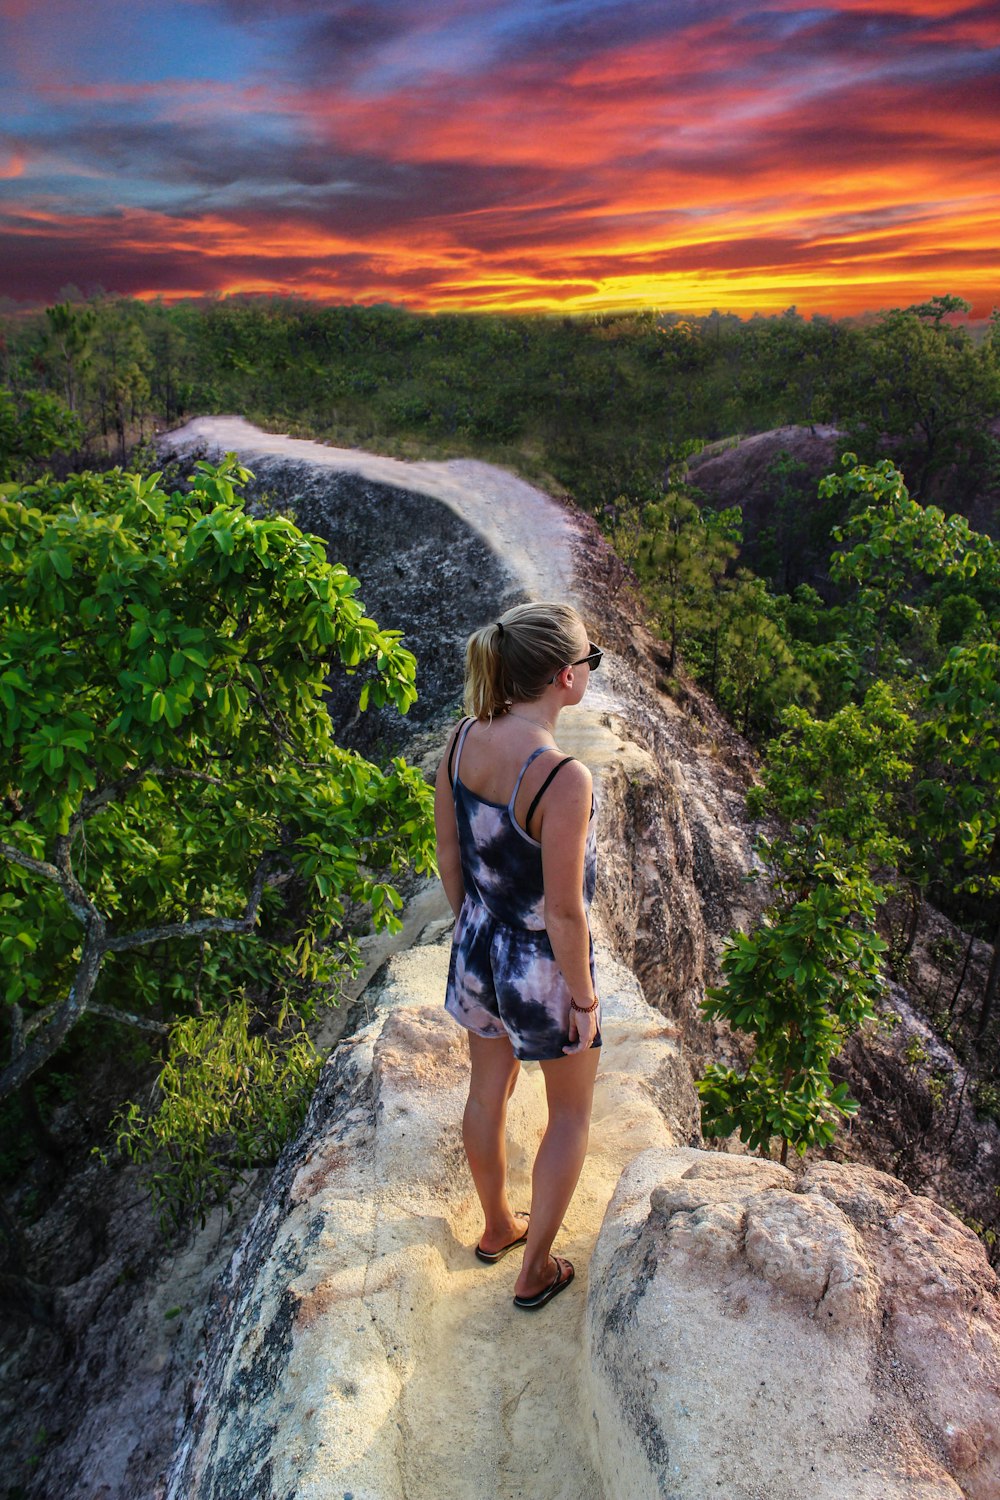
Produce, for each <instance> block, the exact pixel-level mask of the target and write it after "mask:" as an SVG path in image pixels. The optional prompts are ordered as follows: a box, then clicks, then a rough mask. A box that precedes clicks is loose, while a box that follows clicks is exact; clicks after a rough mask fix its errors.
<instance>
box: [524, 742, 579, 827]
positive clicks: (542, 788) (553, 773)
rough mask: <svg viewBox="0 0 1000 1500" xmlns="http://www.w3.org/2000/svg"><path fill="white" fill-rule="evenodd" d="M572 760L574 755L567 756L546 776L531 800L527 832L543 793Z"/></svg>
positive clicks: (526, 819) (525, 825)
mask: <svg viewBox="0 0 1000 1500" xmlns="http://www.w3.org/2000/svg"><path fill="white" fill-rule="evenodd" d="M572 759H573V757H572V755H567V756H566V757H565V759H564V760H561V761H560V762H559V764H558V765H555V766H553V767H552V770H551V771H550V772H549V774H548V775H547V776H546V778H545V780H544V781H543V782H542V784H541V786H540V787H539V788H538V791H537V792H536V793H535V795H534V796H533V797H532V799H531V806H530V807H529V808H528V815H527V817H526V818H525V820H524V829H525V832H527V831H528V825H529V823H530V822H531V819H532V817H533V815H534V811H535V808H536V807H537V806H538V804H539V802H541V800H542V793H543V792H544V791H545V789H546V787H547V786H548V784H549V782H550V781H551V780H552V779H553V777H555V776H558V775H559V772H560V771H561V770H562V768H563V766H568V765H569V763H570V761H571V760H572Z"/></svg>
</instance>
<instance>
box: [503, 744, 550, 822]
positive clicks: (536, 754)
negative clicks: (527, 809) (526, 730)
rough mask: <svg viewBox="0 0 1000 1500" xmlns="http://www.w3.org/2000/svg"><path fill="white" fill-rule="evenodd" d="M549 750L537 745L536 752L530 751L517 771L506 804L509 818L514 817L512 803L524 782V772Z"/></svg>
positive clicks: (544, 746) (547, 746)
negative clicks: (512, 788)
mask: <svg viewBox="0 0 1000 1500" xmlns="http://www.w3.org/2000/svg"><path fill="white" fill-rule="evenodd" d="M551 749H552V746H551V745H539V746H538V748H537V750H532V752H531V754H530V755H529V756H528V759H527V760H526V761H525V762H524V765H523V766H522V767H521V769H520V771H518V773H517V780H516V781H515V782H514V790H513V791H512V792H511V794H510V798H509V800H508V802H507V808H508V811H509V812H510V815H511V817H513V816H514V803H515V802H516V801H517V794H518V792H519V791H520V790H521V782H522V781H523V780H524V773H525V771H526V770H527V769H528V767H529V766H530V765H531V763H532V761H536V760H537V759H538V757H539V756H540V755H548V754H549V752H550V751H551Z"/></svg>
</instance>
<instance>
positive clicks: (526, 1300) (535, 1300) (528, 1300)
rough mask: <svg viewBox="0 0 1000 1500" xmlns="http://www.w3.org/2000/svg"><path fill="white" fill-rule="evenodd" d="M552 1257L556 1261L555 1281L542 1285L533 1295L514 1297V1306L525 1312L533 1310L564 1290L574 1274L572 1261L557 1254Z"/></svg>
mask: <svg viewBox="0 0 1000 1500" xmlns="http://www.w3.org/2000/svg"><path fill="white" fill-rule="evenodd" d="M552 1259H553V1260H554V1261H555V1263H556V1279H555V1281H553V1282H552V1283H551V1284H550V1285H549V1286H546V1287H543V1288H542V1290H541V1291H540V1292H536V1293H535V1295H534V1296H533V1297H515V1298H514V1306H515V1307H523V1308H524V1310H525V1312H534V1310H535V1308H537V1307H544V1306H545V1304H546V1302H551V1301H552V1298H553V1297H558V1295H559V1293H560V1292H564V1291H565V1290H566V1288H567V1287H568V1286H569V1284H570V1282H571V1281H572V1280H573V1277H574V1276H575V1274H576V1272H575V1271H574V1270H573V1265H572V1262H571V1261H568V1260H563V1259H562V1258H561V1257H560V1256H558V1255H554V1256H553V1257H552Z"/></svg>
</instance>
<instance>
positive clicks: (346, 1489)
mask: <svg viewBox="0 0 1000 1500" xmlns="http://www.w3.org/2000/svg"><path fill="white" fill-rule="evenodd" d="M171 443H172V445H173V446H174V447H175V448H178V449H184V448H190V447H191V446H202V447H207V448H208V449H209V451H212V450H215V451H216V452H222V451H226V450H228V449H234V450H236V451H237V452H238V453H239V455H240V457H241V458H242V459H244V460H245V461H246V462H247V463H248V464H250V466H251V467H252V466H253V463H254V460H255V458H256V457H258V456H267V457H269V458H287V459H288V460H289V461H290V462H308V463H310V464H315V465H317V466H326V467H329V468H330V469H331V470H335V471H338V472H342V471H343V470H344V469H345V468H346V469H352V470H354V471H356V472H359V473H361V474H363V475H365V476H366V477H368V478H370V479H373V480H378V481H380V482H382V483H386V484H392V485H397V486H400V487H404V488H407V489H414V490H419V491H423V492H424V493H426V494H429V495H431V496H432V497H434V498H435V499H437V500H439V501H441V502H443V503H444V504H446V505H448V506H449V507H450V508H451V509H453V510H454V511H455V512H456V513H457V514H458V515H459V516H460V517H461V518H462V519H463V520H464V521H465V522H466V523H467V524H468V525H469V526H470V527H472V528H473V529H474V530H475V531H477V532H478V533H479V534H480V536H481V537H482V538H483V540H484V541H486V542H487V544H488V545H489V546H490V547H492V548H493V550H494V551H495V553H496V554H497V556H498V557H499V558H500V560H501V562H502V563H503V565H504V567H505V569H506V570H507V572H508V575H509V576H510V578H511V583H512V586H516V587H518V588H521V589H526V590H527V591H528V592H529V593H531V594H533V595H535V596H536V597H560V598H570V599H574V589H573V558H574V551H575V547H576V543H577V533H578V523H577V522H576V521H575V520H574V519H573V517H572V516H571V515H570V514H569V513H568V512H566V511H564V510H562V509H561V508H560V507H559V506H558V505H556V504H555V503H554V502H552V501H550V500H549V499H548V498H547V497H546V496H544V495H542V494H541V493H540V492H538V491H536V490H533V489H532V488H531V487H530V486H528V485H526V484H524V482H523V481H521V480H519V479H517V478H516V477H515V476H513V475H507V474H504V473H503V472H502V471H500V470H497V469H492V468H489V467H488V466H486V465H481V464H474V463H469V462H460V463H447V464H401V463H397V462H395V461H393V460H387V459H381V458H377V457H375V456H373V455H367V454H357V453H354V454H345V453H342V452H340V451H339V450H335V449H330V448H326V447H324V446H323V445H320V444H314V443H305V442H301V441H299V440H293V439H288V438H284V437H279V436H275V435H270V434H265V433H261V432H259V431H258V430H256V429H254V428H252V427H251V426H250V425H249V424H248V423H246V422H244V421H242V420H241V419H235V418H205V419H200V420H199V421H197V422H195V423H192V424H190V425H189V426H188V427H187V428H185V429H184V430H183V431H181V432H180V433H176V434H172V435H171ZM575 602H578V603H580V604H581V605H582V607H584V608H585V607H586V605H585V601H581V600H576V601H575ZM602 679H603V680H602ZM456 690H457V683H456ZM618 709H619V705H618V703H617V700H616V697H615V693H614V673H613V667H612V669H611V670H606V671H605V672H603V673H602V674H600V677H599V679H598V680H597V681H596V682H595V684H594V690H593V691H592V693H590V694H588V699H587V703H586V705H584V706H582V707H581V708H580V709H577V710H574V712H573V713H572V714H568V715H566V724H565V733H563V725H562V724H561V725H560V731H561V741H562V742H564V743H565V746H566V748H567V749H568V750H569V751H570V752H571V753H576V754H578V755H579V756H580V757H581V758H582V759H584V760H585V761H586V763H587V764H588V765H589V766H590V767H591V769H592V770H593V771H594V773H595V779H596V781H597V784H598V792H599V791H600V782H601V775H602V771H603V770H604V769H605V768H606V767H607V766H608V764H609V763H610V762H612V761H614V762H615V763H616V764H617V765H618V766H619V767H621V766H623V765H624V766H625V767H626V769H627V767H628V766H629V765H630V764H632V763H634V764H635V766H637V767H638V766H639V763H640V762H641V761H642V760H643V759H644V755H645V752H642V751H640V750H638V748H637V747H636V746H634V745H631V744H629V745H627V746H626V745H623V744H622V743H621V741H620V739H619V736H618V734H617V733H613V732H612V729H611V728H610V727H609V724H610V722H611V719H610V718H609V715H615V716H616V715H617V712H618ZM421 899H422V901H423V906H422V908H421V910H422V911H423V912H424V915H426V916H427V917H428V925H430V926H437V927H440V916H441V912H440V908H439V905H437V904H436V903H435V901H434V898H433V896H430V895H429V896H427V897H423V898H421ZM419 925H420V924H419V922H415V923H413V924H412V926H413V927H414V928H417V927H419ZM408 936H409V940H410V941H414V940H418V942H419V933H418V932H416V931H414V932H412V934H408ZM426 941H427V940H426V939H424V942H425V944H426ZM446 969H447V947H446V945H444V946H442V945H440V944H436V943H431V944H430V945H426V946H417V947H411V948H409V949H406V950H404V951H402V952H397V953H396V954H395V955H394V956H393V957H391V958H390V960H389V962H388V966H387V970H386V972H387V974H388V976H389V977H388V979H387V980H386V979H383V980H382V982H381V983H378V982H376V985H375V986H374V989H373V991H370V992H369V996H370V998H369V1003H370V1004H371V1006H372V1025H371V1027H370V1028H369V1031H370V1033H371V1035H370V1036H369V1037H368V1038H367V1039H365V1038H362V1037H360V1036H359V1037H358V1038H356V1039H352V1041H351V1042H350V1043H348V1044H347V1046H348V1050H349V1051H350V1049H351V1048H352V1047H353V1048H354V1049H355V1051H356V1054H357V1058H358V1063H357V1067H358V1073H357V1075H356V1076H357V1077H358V1078H360V1077H362V1076H363V1074H364V1072H365V1070H366V1069H367V1068H368V1067H369V1066H370V1068H371V1072H372V1076H373V1080H374V1091H375V1105H374V1117H373V1126H372V1125H366V1124H365V1122H364V1118H363V1116H362V1113H361V1112H359V1111H354V1113H353V1115H352V1114H351V1112H348V1114H347V1115H346V1116H344V1117H342V1118H331V1119H328V1120H326V1121H325V1122H322V1123H319V1122H318V1123H317V1130H316V1135H315V1137H314V1138H313V1141H312V1143H311V1144H307V1145H306V1146H304V1147H303V1149H304V1150H305V1151H306V1157H305V1164H304V1165H303V1166H302V1168H301V1169H300V1173H299V1177H300V1179H301V1181H300V1182H299V1181H298V1180H297V1181H296V1184H295V1185H294V1187H293V1190H292V1198H291V1203H292V1207H291V1209H290V1210H286V1218H285V1220H284V1222H282V1223H281V1224H278V1225H275V1226H274V1230H273V1231H272V1230H269V1231H268V1235H269V1236H270V1234H271V1233H272V1232H273V1233H274V1238H273V1239H271V1240H270V1243H264V1242H263V1240H262V1241H261V1243H260V1246H259V1263H260V1269H259V1270H258V1271H257V1272H256V1274H255V1281H254V1285H253V1287H251V1288H248V1289H245V1290H241V1289H240V1288H239V1286H238V1285H237V1284H235V1283H234V1312H233V1322H232V1331H233V1337H234V1340H235V1342H236V1344H237V1345H239V1344H241V1343H242V1344H245V1345H246V1348H245V1351H243V1352H241V1351H240V1349H239V1348H237V1349H235V1350H234V1351H233V1352H232V1354H230V1352H229V1350H228V1349H226V1348H225V1347H220V1351H219V1355H218V1362H219V1363H218V1370H217V1372H210V1373H209V1376H208V1380H207V1386H206V1389H207V1390H208V1391H209V1392H210V1393H214V1394H210V1395H209V1397H208V1398H207V1399H206V1403H205V1410H204V1412H203V1414H202V1416H201V1417H200V1418H199V1421H198V1422H197V1423H196V1424H195V1428H194V1435H193V1444H194V1446H192V1448H191V1450H190V1451H191V1453H192V1454H193V1455H194V1456H193V1457H192V1459H191V1462H190V1464H189V1465H188V1464H187V1462H185V1466H184V1467H183V1468H178V1469H177V1470H176V1471H175V1474H174V1477H173V1484H172V1486H171V1488H170V1490H169V1495H170V1497H171V1500H174V1497H178V1500H179V1497H181V1496H183V1497H184V1500H195V1497H201V1496H204V1497H206V1500H207V1497H209V1496H211V1497H212V1500H230V1496H231V1497H232V1500H236V1495H237V1493H238V1491H237V1490H236V1489H233V1488H231V1487H229V1486H230V1485H232V1484H235V1483H237V1479H236V1476H238V1475H239V1476H240V1479H239V1481H238V1482H240V1483H246V1481H247V1479H248V1476H249V1474H250V1472H251V1471H253V1472H261V1471H260V1469H259V1467H255V1466H259V1465H260V1463H261V1450H260V1448H259V1434H261V1433H262V1432H263V1431H264V1430H265V1429H266V1427H267V1425H268V1424H269V1423H271V1422H273V1423H274V1436H273V1437H272V1438H271V1439H269V1440H268V1445H267V1451H268V1452H269V1453H270V1455H271V1456H270V1458H269V1459H268V1461H267V1471H268V1475H269V1477H268V1481H267V1482H268V1484H269V1485H270V1486H271V1488H272V1489H273V1490H274V1492H275V1493H280V1494H283V1495H286V1494H287V1495H295V1496H296V1497H297V1500H320V1497H322V1500H340V1497H341V1496H342V1495H343V1496H346V1495H351V1496H353V1500H473V1497H476V1500H478V1497H480V1496H482V1497H490V1500H612V1497H611V1494H610V1492H609V1491H608V1489H607V1487H606V1481H605V1477H604V1474H603V1472H602V1467H601V1455H600V1453H599V1452H598V1450H597V1445H596V1440H595V1430H596V1420H595V1414H594V1401H593V1398H592V1395H591V1394H590V1372H589V1365H588V1360H587V1357H586V1353H585V1349H584V1333H585V1329H584V1324H585V1315H586V1305H587V1294H588V1267H589V1263H590V1259H591V1255H592V1251H593V1247H594V1244H595V1241H596V1239H597V1235H598V1231H599V1229H600V1227H601V1222H602V1220H603V1216H604V1212H605V1209H606V1207H607V1205H608V1202H609V1200H610V1198H611V1195H612V1193H613V1191H614V1188H615V1185H616V1183H617V1181H618V1179H619V1176H620V1174H621V1172H622V1170H623V1168H624V1166H625V1165H626V1164H627V1163H628V1162H629V1161H631V1159H632V1158H633V1157H634V1155H635V1154H636V1153H637V1152H638V1151H641V1150H643V1149H645V1148H646V1147H649V1146H669V1145H671V1144H672V1143H673V1139H674V1138H673V1136H672V1135H671V1132H670V1129H669V1126H668V1124H667V1121H666V1119H665V1116H664V1112H663V1108H664V1107H663V1105H662V1102H661V1101H659V1100H658V1099H657V1098H656V1097H655V1090H653V1089H652V1088H651V1087H650V1086H649V1080H653V1079H655V1078H656V1077H658V1076H659V1075H660V1073H661V1072H662V1070H663V1069H664V1067H665V1066H666V1067H669V1066H670V1060H671V1059H675V1058H676V1054H677V1048H676V1046H675V1045H674V1041H673V1038H672V1035H671V1033H670V1029H669V1028H668V1027H667V1026H665V1024H664V1022H663V1018H662V1017H661V1016H659V1015H657V1014H656V1013H655V1012H652V1011H650V1009H649V1008H648V1007H647V1006H646V1004H645V1001H644V1000H643V999H642V996H641V991H640V990H639V988H638V985H637V983H636V981H635V978H634V976H633V975H632V974H631V973H630V972H629V971H628V970H626V969H624V968H623V967H622V966H620V965H618V964H616V962H615V960H614V959H613V958H612V957H611V955H610V953H609V951H608V950H607V949H606V948H605V949H604V950H603V953H602V955H601V958H600V960H599V972H600V975H601V992H602V998H603V999H604V1018H605V1028H606V1029H605V1047H604V1051H603V1056H602V1062H601V1070H600V1073H599V1075H598V1082H597V1088H596V1092H595V1107H594V1123H593V1129H592V1136H591V1150H590V1153H589V1155H588V1159H587V1162H586V1164H585V1167H584V1171H583V1175H582V1178H581V1181H580V1184H579V1186H578V1188H577V1191H576V1194H575V1196H574V1199H573V1201H572V1203H571V1205H570V1208H569V1211H568V1214H567V1218H566V1222H565V1225H564V1229H563V1232H562V1233H561V1234H560V1236H559V1237H558V1239H557V1242H556V1245H555V1247H554V1248H555V1250H556V1251H557V1253H559V1254H561V1255H564V1256H567V1257H568V1258H569V1259H571V1260H572V1261H573V1262H574V1265H575V1267H576V1278H575V1282H574V1285H573V1286H572V1287H570V1288H569V1289H567V1291H566V1292H565V1293H563V1294H562V1295H561V1296H560V1297H559V1298H558V1299H557V1300H556V1301H554V1302H553V1303H551V1304H550V1305H549V1306H547V1307H545V1308H543V1309H542V1310H540V1311H539V1312H537V1313H525V1312H522V1311H520V1310H518V1309H516V1308H515V1307H514V1306H513V1303H512V1300H511V1299H512V1293H513V1286H514V1281H515V1279H516V1275H517V1270H518V1255H517V1253H516V1252H515V1253H514V1254H512V1255H510V1256H509V1257H507V1258H506V1259H505V1260H503V1261H502V1262H500V1263H499V1264H498V1265H496V1266H493V1267H488V1266H485V1265H483V1264H482V1263H481V1262H479V1261H477V1260H476V1259H475V1257H474V1255H473V1253H472V1251H473V1246H474V1244H475V1242H476V1239H477V1238H478V1235H479V1233H480V1231H481V1222H480V1218H479V1207H478V1203H477V1201H476V1198H475V1194H474V1191H473V1190H472V1184H471V1179H470V1177H469V1174H468V1169H467V1166H466V1164H465V1161H464V1156H463V1154H462V1149H461V1133H460V1131H461V1110H462V1105H463V1103H464V1095H465V1090H466V1088H467V1061H466V1053H465V1047H464V1043H463V1042H462V1039H461V1034H460V1032H459V1031H458V1029H457V1028H455V1027H454V1025H453V1023H451V1022H450V1020H449V1019H448V1018H447V1017H446V1016H444V1015H443V1013H442V1011H441V1001H442V996H443V992H444V982H445V974H446ZM399 1012H402V1013H403V1014H398V1013H399ZM394 1013H395V1014H394ZM362 1053H364V1056H365V1057H370V1058H371V1062H370V1064H369V1063H367V1062H365V1061H363V1059H362ZM685 1078H686V1074H685ZM687 1086H688V1087H689V1085H687ZM340 1107H341V1106H340V1105H339V1103H336V1102H334V1104H333V1108H334V1110H339V1109H340ZM545 1116H546V1110H545V1096H544V1080H543V1077H542V1074H541V1070H540V1069H539V1068H538V1067H537V1066H534V1065H528V1066H527V1067H525V1068H523V1069H522V1070H521V1074H520V1077H519V1081H518V1085H517V1089H516V1091H515V1094H514V1097H513V1099H512V1102H511V1109H510V1115H509V1132H508V1136H509V1160H510V1179H511V1192H512V1201H513V1202H514V1203H515V1204H516V1205H517V1206H519V1207H525V1208H526V1207H528V1206H529V1205H530V1198H531V1192H530V1171H531V1164H532V1161H533V1159H534V1155H535V1150H536V1148H537V1144H538V1140H539V1138H540V1136H541V1133H542V1130H543V1128H544V1123H545ZM250 1254H251V1256H252V1258H254V1259H255V1260H257V1259H258V1250H257V1249H253V1250H251V1252H250ZM290 1264H294V1265H295V1266H297V1267H298V1268H299V1269H298V1271H297V1273H296V1274H295V1275H294V1276H293V1278H292V1280H291V1281H290V1282H288V1281H287V1278H283V1276H282V1268H283V1267H284V1266H287V1265H290ZM283 1285H287V1287H288V1291H289V1293H290V1294H291V1298H292V1300H293V1301H294V1304H295V1307H296V1312H295V1317H294V1331H293V1334H292V1340H291V1344H290V1347H289V1351H288V1353H287V1354H283V1355H282V1356H281V1359H282V1360H283V1361H285V1360H287V1363H286V1364H284V1365H283V1370H284V1373H283V1374H282V1375H281V1377H280V1379H279V1381H278V1384H277V1386H276V1387H275V1389H274V1392H273V1394H271V1395H269V1396H268V1397H267V1399H266V1401H265V1400H260V1399H258V1400H257V1401H255V1402H254V1406H253V1410H252V1411H251V1409H250V1407H249V1405H247V1406H244V1404H243V1397H242V1395H241V1394H240V1392H241V1390H242V1386H243V1384H244V1381H245V1377H244V1376H243V1375H242V1374H241V1373H239V1372H240V1371H242V1370H249V1369H252V1368H253V1367H254V1361H255V1360H257V1361H259V1358H260V1355H259V1353H258V1344H259V1342H260V1341H261V1340H263V1341H264V1344H265V1345H266V1341H267V1334H266V1329H267V1328H268V1327H269V1326H275V1327H276V1326H277V1319H278V1317H279V1315H280V1314H281V1309H282V1306H283V1304H281V1303H280V1302H279V1303H275V1302H274V1300H273V1299H275V1298H276V1297H278V1295H279V1293H280V1290H281V1288H282V1286H283ZM248 1328H251V1329H254V1330H255V1332H254V1333H253V1334H252V1336H251V1335H249V1334H248V1333H247V1332H246V1330H247V1329H248ZM259 1330H265V1332H259ZM216 1339H217V1341H218V1342H219V1343H220V1345H221V1346H224V1345H225V1339H224V1338H222V1336H221V1335H218V1334H217V1335H216ZM248 1362H249V1363H248ZM227 1401H228V1403H229V1409H228V1410H226V1409H225V1408H226V1403H227ZM244 1424H245V1426H244ZM289 1429H293V1430H294V1432H295V1433H296V1434H297V1440H296V1441H295V1442H294V1443H292V1442H291V1441H290V1440H289V1436H288V1434H289ZM254 1434H257V1435H258V1436H257V1437H255V1436H254ZM223 1465H225V1472H226V1474H227V1475H228V1474H229V1473H231V1474H232V1475H233V1479H232V1480H231V1481H230V1480H228V1479H227V1480H226V1481H222V1480H220V1477H219V1476H220V1474H221V1473H222V1467H221V1466H223ZM239 1493H240V1500H243V1495H244V1494H245V1493H246V1492H245V1491H244V1492H239ZM254 1493H256V1492H254Z"/></svg>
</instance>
